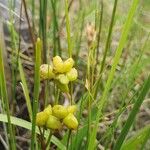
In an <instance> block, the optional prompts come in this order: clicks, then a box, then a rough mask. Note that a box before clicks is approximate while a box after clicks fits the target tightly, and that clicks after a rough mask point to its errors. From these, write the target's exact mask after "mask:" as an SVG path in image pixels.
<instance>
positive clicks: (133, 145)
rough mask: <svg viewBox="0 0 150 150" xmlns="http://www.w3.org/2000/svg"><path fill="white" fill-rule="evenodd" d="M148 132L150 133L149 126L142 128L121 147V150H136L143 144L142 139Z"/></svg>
mask: <svg viewBox="0 0 150 150" xmlns="http://www.w3.org/2000/svg"><path fill="white" fill-rule="evenodd" d="M149 131H150V124H149V125H147V126H146V127H144V128H142V129H141V130H140V131H138V132H137V133H136V134H135V135H134V136H133V137H131V138H130V139H128V140H127V141H126V142H125V143H124V144H123V145H122V148H121V150H128V149H132V150H137V148H139V147H140V146H141V144H142V143H143V142H144V139H145V137H146V136H147V135H148V134H149Z"/></svg>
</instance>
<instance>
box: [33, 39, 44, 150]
mask: <svg viewBox="0 0 150 150" xmlns="http://www.w3.org/2000/svg"><path fill="white" fill-rule="evenodd" d="M35 50H36V51H35V72H34V73H35V75H34V95H33V97H34V101H33V115H32V138H31V150H34V149H35V148H34V144H35V126H36V113H37V109H38V100H39V91H40V65H41V50H42V43H41V40H40V39H39V38H38V39H37V42H36V49H35Z"/></svg>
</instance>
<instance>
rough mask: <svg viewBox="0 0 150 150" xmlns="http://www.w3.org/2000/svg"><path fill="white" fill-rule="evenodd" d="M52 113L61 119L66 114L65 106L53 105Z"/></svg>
mask: <svg viewBox="0 0 150 150" xmlns="http://www.w3.org/2000/svg"><path fill="white" fill-rule="evenodd" d="M52 110H53V115H54V116H55V117H57V118H59V119H63V118H65V117H66V116H67V115H68V111H67V108H66V107H64V106H62V105H54V107H53V109H52Z"/></svg>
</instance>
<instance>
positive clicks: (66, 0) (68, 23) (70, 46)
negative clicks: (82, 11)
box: [65, 0, 72, 57]
mask: <svg viewBox="0 0 150 150" xmlns="http://www.w3.org/2000/svg"><path fill="white" fill-rule="evenodd" d="M65 15H66V30H67V41H68V55H69V57H72V45H71V33H70V20H69V14H68V0H65Z"/></svg>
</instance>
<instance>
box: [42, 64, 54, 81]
mask: <svg viewBox="0 0 150 150" xmlns="http://www.w3.org/2000/svg"><path fill="white" fill-rule="evenodd" d="M40 77H41V79H42V80H46V79H53V78H54V77H55V74H54V73H53V68H52V66H51V65H48V64H42V65H41V66H40Z"/></svg>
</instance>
